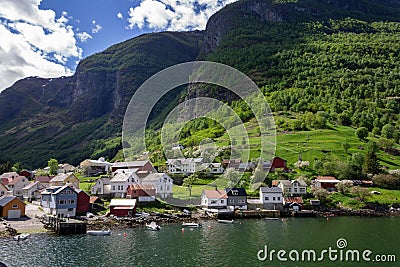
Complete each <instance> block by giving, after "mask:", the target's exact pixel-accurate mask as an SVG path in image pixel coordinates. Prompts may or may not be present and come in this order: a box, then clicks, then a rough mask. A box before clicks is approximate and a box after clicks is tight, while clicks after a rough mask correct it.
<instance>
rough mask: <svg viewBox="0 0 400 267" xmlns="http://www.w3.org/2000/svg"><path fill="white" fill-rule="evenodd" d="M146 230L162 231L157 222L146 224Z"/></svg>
mask: <svg viewBox="0 0 400 267" xmlns="http://www.w3.org/2000/svg"><path fill="white" fill-rule="evenodd" d="M146 228H147V229H149V230H152V231H160V230H161V226H159V225H157V224H156V223H155V222H151V223H150V224H146Z"/></svg>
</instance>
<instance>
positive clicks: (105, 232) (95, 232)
mask: <svg viewBox="0 0 400 267" xmlns="http://www.w3.org/2000/svg"><path fill="white" fill-rule="evenodd" d="M86 233H87V234H88V235H111V230H110V229H108V230H89V231H87V232H86Z"/></svg>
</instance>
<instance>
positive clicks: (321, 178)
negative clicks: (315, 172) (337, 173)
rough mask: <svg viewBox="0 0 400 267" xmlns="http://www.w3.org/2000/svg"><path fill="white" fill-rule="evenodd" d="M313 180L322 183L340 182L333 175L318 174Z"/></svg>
mask: <svg viewBox="0 0 400 267" xmlns="http://www.w3.org/2000/svg"><path fill="white" fill-rule="evenodd" d="M315 181H317V182H323V183H339V182H340V181H339V180H337V179H336V178H335V177H333V176H318V177H317V179H315Z"/></svg>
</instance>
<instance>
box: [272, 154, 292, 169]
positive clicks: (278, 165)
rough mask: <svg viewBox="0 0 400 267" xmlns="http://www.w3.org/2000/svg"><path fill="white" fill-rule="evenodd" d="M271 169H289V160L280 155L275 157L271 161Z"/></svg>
mask: <svg viewBox="0 0 400 267" xmlns="http://www.w3.org/2000/svg"><path fill="white" fill-rule="evenodd" d="M270 162H271V164H270V166H271V171H272V172H273V171H274V170H275V169H283V170H284V171H288V170H289V169H288V168H287V161H286V160H285V159H283V158H280V157H274V158H273V159H272V160H271V161H270Z"/></svg>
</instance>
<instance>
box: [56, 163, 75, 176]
mask: <svg viewBox="0 0 400 267" xmlns="http://www.w3.org/2000/svg"><path fill="white" fill-rule="evenodd" d="M74 171H76V167H74V166H72V165H71V164H69V163H64V164H58V169H57V174H60V173H67V172H74Z"/></svg>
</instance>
